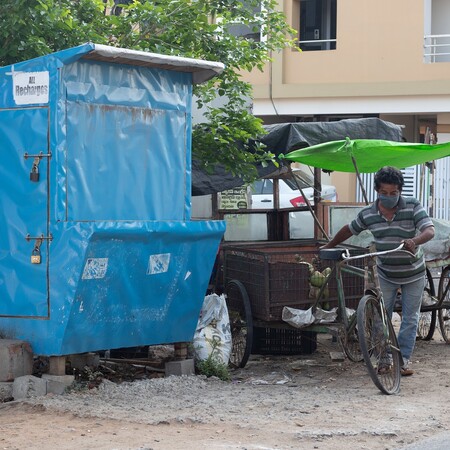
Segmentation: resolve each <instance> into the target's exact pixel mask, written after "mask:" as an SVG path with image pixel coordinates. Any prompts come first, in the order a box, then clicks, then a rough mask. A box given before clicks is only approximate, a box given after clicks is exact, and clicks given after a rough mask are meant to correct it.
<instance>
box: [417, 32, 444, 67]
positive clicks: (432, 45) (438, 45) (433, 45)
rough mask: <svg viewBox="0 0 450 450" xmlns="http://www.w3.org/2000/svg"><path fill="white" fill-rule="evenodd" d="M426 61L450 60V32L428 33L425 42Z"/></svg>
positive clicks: (424, 54)
mask: <svg viewBox="0 0 450 450" xmlns="http://www.w3.org/2000/svg"><path fill="white" fill-rule="evenodd" d="M423 49H424V53H423V56H424V59H425V62H430V63H435V62H450V34H428V35H425V36H424V42H423Z"/></svg>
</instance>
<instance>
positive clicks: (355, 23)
mask: <svg viewBox="0 0 450 450" xmlns="http://www.w3.org/2000/svg"><path fill="white" fill-rule="evenodd" d="M279 7H280V9H282V10H283V11H284V13H285V15H286V18H287V21H288V23H289V24H290V25H291V26H292V27H293V28H295V29H296V30H298V48H296V49H285V50H284V51H283V52H281V53H279V54H274V55H272V56H273V60H272V62H271V63H269V64H267V65H266V67H265V70H264V71H263V72H259V71H254V72H252V73H249V74H245V75H244V76H245V78H246V79H247V80H248V81H250V82H251V83H252V85H253V88H254V100H253V113H254V114H255V115H256V116H258V117H261V118H262V119H263V120H264V122H265V123H278V122H297V121H332V120H339V119H342V118H355V117H372V116H374V117H379V118H381V119H384V120H388V121H391V122H394V123H397V124H401V125H403V126H404V137H405V139H406V140H407V141H409V142H431V143H433V142H448V141H450V2H449V1H448V0H396V1H395V2H392V1H391V0H378V1H377V2H374V1H370V0H279ZM299 50H301V51H299ZM447 159H449V158H445V159H442V160H439V161H436V162H435V163H434V164H428V165H424V166H420V167H414V168H408V169H406V170H405V175H406V178H407V180H408V186H409V189H411V191H412V192H411V193H412V195H415V196H417V197H421V200H422V201H423V202H424V203H425V204H426V205H427V206H428V207H429V209H430V211H431V212H432V213H433V215H434V217H436V218H442V219H449V218H450V198H449V193H448V191H449V189H448V185H447V173H449V172H448V170H449V167H448V166H449V165H450V164H449V162H448V161H447ZM386 164H389V161H386ZM327 182H328V181H327ZM367 183H369V184H370V180H369V178H368V179H367ZM331 184H334V185H336V186H337V187H338V193H339V199H340V200H341V201H359V200H361V198H360V197H359V192H358V189H357V183H356V178H355V177H352V176H350V177H349V176H348V175H343V174H337V173H336V174H332V175H331Z"/></svg>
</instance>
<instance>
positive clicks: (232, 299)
mask: <svg viewBox="0 0 450 450" xmlns="http://www.w3.org/2000/svg"><path fill="white" fill-rule="evenodd" d="M225 294H226V303H227V308H228V316H229V318H230V328H231V340H232V341H231V355H230V362H229V365H230V366H231V367H233V368H242V367H245V365H246V364H247V361H248V358H249V357H250V352H251V350H252V343H253V320H252V312H251V308H250V299H249V297H248V294H247V291H246V289H245V286H244V285H243V284H242V283H241V282H240V281H239V280H231V281H229V282H228V284H227V286H226V290H225Z"/></svg>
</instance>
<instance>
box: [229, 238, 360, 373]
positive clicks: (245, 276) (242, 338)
mask: <svg viewBox="0 0 450 450" xmlns="http://www.w3.org/2000/svg"><path fill="white" fill-rule="evenodd" d="M323 244H324V242H319V241H305V240H301V241H289V242H285V241H281V242H280V241H276V242H263V243H246V244H236V245H225V246H223V248H222V258H223V279H224V286H225V292H226V299H227V306H228V312H229V316H230V324H231V333H232V337H233V344H232V347H233V348H232V355H231V359H230V365H231V366H232V367H235V368H237V367H245V365H246V363H247V361H248V358H249V356H250V354H251V353H258V354H284V355H289V354H308V353H313V352H314V351H315V350H316V346H317V333H319V332H330V331H331V332H332V333H334V334H335V335H336V336H337V337H338V338H342V336H341V335H340V333H339V330H340V328H339V324H338V323H335V324H334V325H333V324H327V325H326V326H320V325H312V326H308V327H305V328H302V329H298V328H295V327H293V326H291V325H289V324H287V323H286V322H283V320H282V311H283V308H284V307H285V306H287V307H290V308H294V309H303V310H307V309H308V308H310V307H313V306H315V305H316V304H317V290H316V289H315V288H314V286H311V284H310V282H309V278H310V273H309V267H311V266H313V267H314V268H315V269H316V270H317V271H320V272H322V271H324V270H325V269H327V268H329V269H333V268H334V266H335V264H336V261H334V260H325V259H320V258H319V248H320V246H322V245H323ZM366 251H367V250H366V249H363V248H357V247H353V252H360V253H364V252H366ZM359 264H362V263H361V262H360V263H359ZM342 283H343V288H344V291H345V303H346V307H347V308H349V309H352V310H356V307H357V305H358V302H359V300H360V298H361V296H362V293H363V292H364V280H363V279H362V278H360V277H357V276H353V275H351V274H349V273H343V274H342ZM338 297H339V295H338V286H337V282H336V280H334V279H331V280H330V282H329V283H328V292H327V295H326V298H324V299H323V301H322V300H321V305H320V306H321V307H322V308H324V309H326V310H332V309H333V308H336V307H338V302H339V298H338Z"/></svg>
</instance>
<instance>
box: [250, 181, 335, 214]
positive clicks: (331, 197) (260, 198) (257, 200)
mask: <svg viewBox="0 0 450 450" xmlns="http://www.w3.org/2000/svg"><path fill="white" fill-rule="evenodd" d="M278 186H279V199H280V206H279V207H280V208H297V207H300V206H306V202H305V199H304V198H303V196H302V194H301V192H300V190H299V189H298V187H297V185H296V183H295V182H294V181H292V180H290V179H286V180H285V179H280V180H279V182H278ZM273 189H274V183H273V180H271V179H269V178H266V179H261V180H257V181H255V182H254V183H253V184H252V185H251V198H252V200H251V205H250V208H251V209H272V208H274V207H275V205H274V197H273ZM302 191H303V194H304V195H305V196H306V198H307V199H308V200H309V202H310V203H311V204H314V188H313V187H305V188H304V189H303V188H302ZM321 198H322V199H323V200H324V201H329V202H336V201H337V193H336V188H335V187H334V186H331V185H328V184H323V185H322V191H321Z"/></svg>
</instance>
